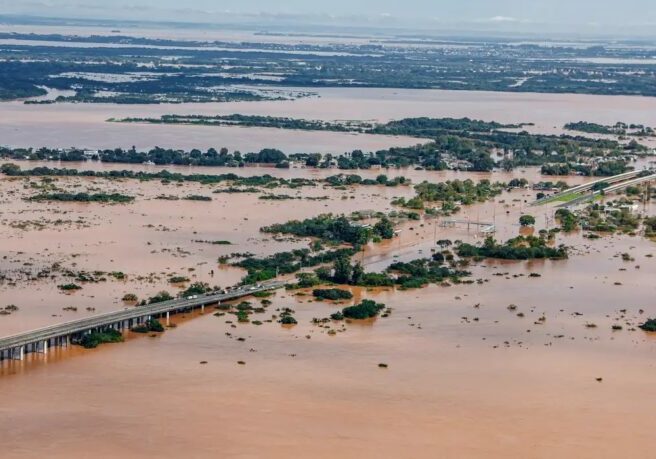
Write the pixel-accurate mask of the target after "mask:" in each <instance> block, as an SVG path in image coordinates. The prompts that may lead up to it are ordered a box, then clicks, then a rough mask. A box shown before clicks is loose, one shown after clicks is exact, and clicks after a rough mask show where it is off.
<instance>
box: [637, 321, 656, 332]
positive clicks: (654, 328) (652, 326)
mask: <svg viewBox="0 0 656 459" xmlns="http://www.w3.org/2000/svg"><path fill="white" fill-rule="evenodd" d="M640 328H641V329H642V330H644V331H648V332H656V319H649V320H647V322H645V323H644V324H642V325H640Z"/></svg>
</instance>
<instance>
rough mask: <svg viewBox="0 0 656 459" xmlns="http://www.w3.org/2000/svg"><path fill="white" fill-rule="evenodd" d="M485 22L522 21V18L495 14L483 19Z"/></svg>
mask: <svg viewBox="0 0 656 459" xmlns="http://www.w3.org/2000/svg"><path fill="white" fill-rule="evenodd" d="M483 21H484V22H522V20H521V19H517V18H512V17H509V16H493V17H491V18H487V19H484V20H483Z"/></svg>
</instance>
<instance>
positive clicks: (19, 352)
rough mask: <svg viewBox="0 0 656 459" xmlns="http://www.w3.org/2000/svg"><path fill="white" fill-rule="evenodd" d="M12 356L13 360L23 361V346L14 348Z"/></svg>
mask: <svg viewBox="0 0 656 459" xmlns="http://www.w3.org/2000/svg"><path fill="white" fill-rule="evenodd" d="M12 354H13V355H12V358H13V359H14V360H23V359H24V358H25V346H21V347H18V348H14V349H13V350H12Z"/></svg>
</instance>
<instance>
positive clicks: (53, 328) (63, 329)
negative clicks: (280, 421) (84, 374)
mask: <svg viewBox="0 0 656 459" xmlns="http://www.w3.org/2000/svg"><path fill="white" fill-rule="evenodd" d="M285 284H286V283H285V282H279V281H272V282H266V283H262V284H257V285H250V286H243V287H240V288H236V289H233V290H230V291H228V292H225V293H209V294H204V295H193V296H189V297H187V298H181V299H176V300H170V301H163V302H161V303H155V304H149V305H145V306H137V307H133V308H127V309H123V310H120V311H114V312H108V313H105V314H98V315H94V316H91V317H86V318H84V319H79V320H73V321H70V322H64V323H61V324H56V325H50V326H48V327H43V328H39V329H36V330H29V331H26V332H23V333H18V334H16V335H11V336H5V337H3V338H0V360H4V359H8V358H9V359H16V360H23V359H24V357H25V354H26V353H27V352H41V353H47V352H48V348H49V347H50V346H69V345H70V344H71V343H72V342H74V341H75V340H76V339H79V338H81V337H82V336H83V335H84V334H86V333H90V332H93V331H101V330H107V329H110V328H111V329H114V330H119V331H123V330H126V329H130V328H131V327H132V326H134V325H138V324H142V323H144V322H146V321H148V320H150V319H152V318H156V317H166V319H167V322H168V319H169V316H170V314H175V313H177V312H181V311H188V310H192V309H197V308H201V309H203V310H204V308H205V306H210V305H213V304H218V303H220V302H222V301H230V300H235V299H239V298H242V297H245V296H249V295H252V294H254V293H258V292H267V291H271V290H275V289H278V288H281V287H284V286H285Z"/></svg>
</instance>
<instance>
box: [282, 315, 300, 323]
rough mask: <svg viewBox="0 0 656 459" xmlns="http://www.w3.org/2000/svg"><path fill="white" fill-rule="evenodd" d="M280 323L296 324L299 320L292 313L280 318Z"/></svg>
mask: <svg viewBox="0 0 656 459" xmlns="http://www.w3.org/2000/svg"><path fill="white" fill-rule="evenodd" d="M280 323H281V324H283V325H296V324H297V323H298V321H297V320H296V319H294V317H292V316H290V315H285V316H283V317H282V318H281V319H280Z"/></svg>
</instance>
